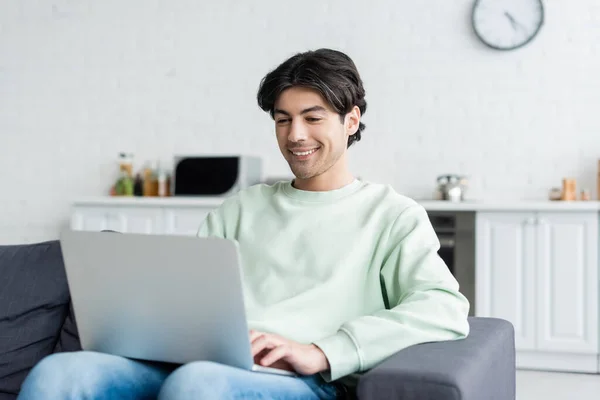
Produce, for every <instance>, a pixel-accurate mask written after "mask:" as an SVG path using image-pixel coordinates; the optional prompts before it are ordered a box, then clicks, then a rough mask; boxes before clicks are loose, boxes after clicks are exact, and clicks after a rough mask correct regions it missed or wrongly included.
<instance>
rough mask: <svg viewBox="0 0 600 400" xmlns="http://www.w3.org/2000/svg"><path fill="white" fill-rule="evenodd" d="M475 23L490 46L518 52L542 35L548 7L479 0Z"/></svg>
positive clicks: (516, 0) (533, 0)
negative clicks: (545, 9)
mask: <svg viewBox="0 0 600 400" xmlns="http://www.w3.org/2000/svg"><path fill="white" fill-rule="evenodd" d="M472 23H473V29H474V30H475V34H476V35H477V37H478V38H479V39H480V40H481V41H482V42H483V43H485V44H486V45H487V46H489V47H491V48H493V49H496V50H514V49H518V48H519V47H522V46H524V45H525V44H527V43H529V42H530V41H531V40H533V38H534V37H535V36H536V35H537V34H538V32H539V31H540V28H541V27H542V25H543V23H544V5H543V4H542V1H541V0H475V3H474V4H473V11H472Z"/></svg>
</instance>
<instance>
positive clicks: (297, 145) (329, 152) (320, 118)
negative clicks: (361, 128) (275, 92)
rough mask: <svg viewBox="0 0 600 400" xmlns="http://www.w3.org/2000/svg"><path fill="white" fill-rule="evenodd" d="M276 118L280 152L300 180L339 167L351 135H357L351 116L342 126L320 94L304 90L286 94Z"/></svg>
mask: <svg viewBox="0 0 600 400" xmlns="http://www.w3.org/2000/svg"><path fill="white" fill-rule="evenodd" d="M273 117H274V119H275V131H276V133H277V142H278V143H279V149H280V150H281V153H282V154H283V157H284V158H285V159H286V161H287V162H288V164H289V165H290V168H291V170H292V172H293V173H294V175H295V176H296V177H297V178H299V179H310V178H313V177H316V176H319V175H321V174H323V173H324V172H327V171H328V170H329V169H330V168H331V167H333V166H334V165H336V163H337V162H338V161H339V160H340V159H341V158H342V156H344V154H345V152H346V147H347V143H348V136H349V134H350V132H351V133H352V134H354V132H355V131H356V127H354V126H353V125H352V122H347V121H348V116H347V117H346V118H345V120H344V122H342V121H341V120H340V116H339V114H338V113H336V112H335V111H334V110H333V109H332V108H331V106H330V105H329V104H328V103H327V102H326V101H325V100H324V99H323V98H322V97H321V95H320V94H319V92H317V91H315V90H313V89H308V88H303V87H292V88H289V89H286V90H284V91H283V92H282V93H281V95H280V96H279V98H278V99H277V101H276V102H275V110H274V115H273Z"/></svg>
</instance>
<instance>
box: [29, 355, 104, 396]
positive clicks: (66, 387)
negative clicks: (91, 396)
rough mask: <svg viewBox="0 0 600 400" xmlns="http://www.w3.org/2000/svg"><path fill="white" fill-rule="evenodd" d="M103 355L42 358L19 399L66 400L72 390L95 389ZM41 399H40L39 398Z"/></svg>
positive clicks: (34, 368)
mask: <svg viewBox="0 0 600 400" xmlns="http://www.w3.org/2000/svg"><path fill="white" fill-rule="evenodd" d="M101 359H102V355H101V354H98V353H91V352H69V353H56V354H52V355H49V356H47V357H45V358H43V359H42V360H41V361H40V362H38V363H37V364H36V365H35V366H34V367H33V369H32V370H31V371H30V372H29V374H28V375H27V377H26V378H25V381H24V382H23V385H22V386H21V391H20V396H19V399H30V398H31V399H34V398H41V397H47V396H50V397H51V398H66V397H67V396H66V395H64V394H66V393H70V392H71V393H72V391H73V389H75V388H78V389H84V392H85V389H87V388H90V389H93V388H94V387H95V385H96V384H97V382H98V376H99V372H100V371H99V370H100V369H101V364H102V362H101V361H102V360H101ZM40 396H41V397H40Z"/></svg>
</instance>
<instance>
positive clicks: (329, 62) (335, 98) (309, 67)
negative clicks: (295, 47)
mask: <svg viewBox="0 0 600 400" xmlns="http://www.w3.org/2000/svg"><path fill="white" fill-rule="evenodd" d="M294 86H301V87H306V88H310V89H314V90H316V91H318V92H319V93H320V94H321V95H322V96H323V98H324V99H325V100H326V101H327V103H329V105H330V106H331V107H332V108H333V109H334V110H335V111H336V112H337V113H338V114H339V115H340V119H341V120H342V122H343V121H344V117H345V115H346V114H347V113H349V112H350V111H351V110H352V108H353V107H354V106H358V109H359V110H360V113H361V115H363V114H364V113H365V112H366V111H367V102H366V100H365V89H364V88H363V83H362V80H361V79H360V75H359V74H358V70H357V69H356V65H354V62H353V61H352V59H350V57H348V56H347V55H346V54H344V53H342V52H341V51H337V50H331V49H318V50H312V51H307V52H304V53H298V54H296V55H294V56H292V57H291V58H289V59H287V60H286V61H284V62H283V63H282V64H281V65H279V66H278V67H277V68H275V69H274V70H273V71H271V72H269V73H268V74H267V75H266V76H265V77H264V78H263V79H262V81H261V83H260V87H259V89H258V94H257V96H256V97H257V100H258V105H259V107H260V108H262V109H263V110H264V111H268V112H269V113H270V114H271V117H274V114H273V110H274V108H275V101H277V98H278V97H279V95H280V94H281V93H282V92H283V91H284V90H286V89H288V88H290V87H294ZM364 129H365V124H363V123H362V122H360V124H359V126H358V130H357V131H356V133H355V134H354V135H351V136H349V137H348V147H350V146H351V145H352V143H354V142H358V141H359V140H360V138H361V132H362V131H363V130H364Z"/></svg>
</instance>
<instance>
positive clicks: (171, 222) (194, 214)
mask: <svg viewBox="0 0 600 400" xmlns="http://www.w3.org/2000/svg"><path fill="white" fill-rule="evenodd" d="M209 212H210V210H208V209H202V208H201V209H197V208H173V209H165V224H166V226H165V233H167V234H171V235H186V236H189V235H191V236H194V235H196V234H197V233H198V228H200V225H201V224H202V222H203V221H204V219H205V218H206V216H207V215H208V213H209Z"/></svg>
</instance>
